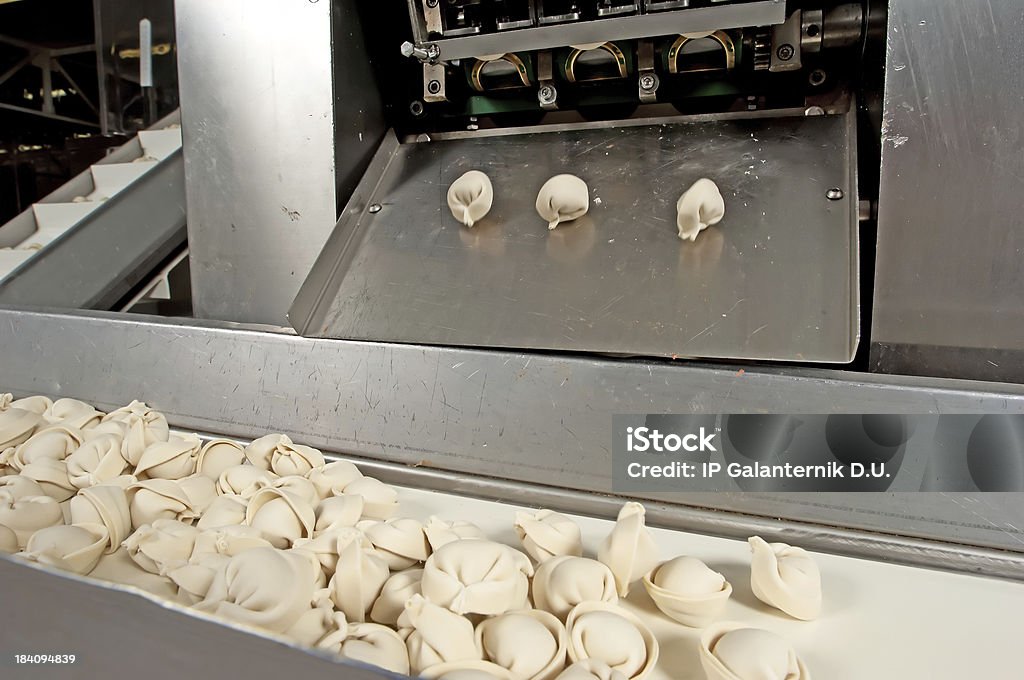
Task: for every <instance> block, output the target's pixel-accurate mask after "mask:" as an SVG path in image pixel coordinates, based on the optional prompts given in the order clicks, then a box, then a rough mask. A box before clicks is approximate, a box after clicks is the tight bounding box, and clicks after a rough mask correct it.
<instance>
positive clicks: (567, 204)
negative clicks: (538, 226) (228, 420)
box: [537, 175, 590, 229]
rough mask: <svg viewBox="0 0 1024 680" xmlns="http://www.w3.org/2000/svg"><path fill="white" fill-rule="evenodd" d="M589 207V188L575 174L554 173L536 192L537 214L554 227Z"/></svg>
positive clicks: (582, 212) (583, 213) (575, 216)
mask: <svg viewBox="0 0 1024 680" xmlns="http://www.w3.org/2000/svg"><path fill="white" fill-rule="evenodd" d="M589 209H590V189H589V188H588V187H587V183H586V182H584V181H583V180H582V179H580V178H579V177H576V176H575V175H555V176H554V177H552V178H551V179H549V180H548V181H547V182H544V186H542V187H541V188H540V192H539V193H538V194H537V214H538V215H540V216H541V217H542V218H543V219H544V221H545V222H547V223H548V229H554V228H555V227H557V226H558V225H559V224H560V223H562V222H569V221H571V220H575V219H577V218H579V217H583V216H584V215H586V214H587V210H589Z"/></svg>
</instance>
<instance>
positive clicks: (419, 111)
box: [409, 99, 423, 118]
mask: <svg viewBox="0 0 1024 680" xmlns="http://www.w3.org/2000/svg"><path fill="white" fill-rule="evenodd" d="M409 113H411V114H412V115H414V116H416V117H417V118H419V117H420V116H422V115H423V102H421V101H420V100H419V99H414V100H413V101H412V102H410V104H409Z"/></svg>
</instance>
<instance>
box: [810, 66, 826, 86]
mask: <svg viewBox="0 0 1024 680" xmlns="http://www.w3.org/2000/svg"><path fill="white" fill-rule="evenodd" d="M825 78H826V75H825V72H824V71H822V70H821V69H820V68H816V69H814V70H813V71H811V74H810V75H809V76H807V80H808V81H809V82H810V83H811V85H815V86H817V85H821V84H822V83H824V82H825Z"/></svg>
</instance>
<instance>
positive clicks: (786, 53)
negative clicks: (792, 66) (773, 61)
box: [775, 43, 796, 61]
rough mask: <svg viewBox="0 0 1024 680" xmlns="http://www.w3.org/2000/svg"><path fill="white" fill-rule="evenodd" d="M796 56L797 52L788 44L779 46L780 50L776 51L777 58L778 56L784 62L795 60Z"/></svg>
mask: <svg viewBox="0 0 1024 680" xmlns="http://www.w3.org/2000/svg"><path fill="white" fill-rule="evenodd" d="M794 54H796V50H794V49H793V46H792V45H790V44H789V43H786V44H785V45H779V49H778V50H776V51H775V56H777V57H778V58H779V59H781V60H782V61H789V60H790V59H792V58H793V55H794Z"/></svg>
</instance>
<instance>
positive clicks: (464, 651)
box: [398, 595, 480, 674]
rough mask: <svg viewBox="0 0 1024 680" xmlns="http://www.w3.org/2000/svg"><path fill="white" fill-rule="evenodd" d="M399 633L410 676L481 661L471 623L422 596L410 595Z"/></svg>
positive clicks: (399, 625) (400, 619) (399, 623)
mask: <svg viewBox="0 0 1024 680" xmlns="http://www.w3.org/2000/svg"><path fill="white" fill-rule="evenodd" d="M398 632H399V634H401V635H403V636H404V637H405V644H406V646H407V647H408V649H409V666H410V668H411V669H412V672H413V673H417V674H418V673H420V672H421V671H423V670H426V669H427V668H430V667H431V666H435V665H437V664H439V663H445V662H453V661H468V660H479V659H480V650H479V649H478V648H477V646H476V638H475V636H474V633H473V623H472V622H471V621H470V620H469V619H467V618H466V617H464V616H460V615H458V614H456V613H454V612H452V611H449V610H448V609H445V608H444V607H439V606H438V605H436V604H433V603H431V602H428V601H427V600H426V599H425V598H424V597H423V596H422V595H413V596H412V597H410V598H409V601H408V602H407V603H406V604H405V611H403V612H402V615H401V616H399V617H398Z"/></svg>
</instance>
